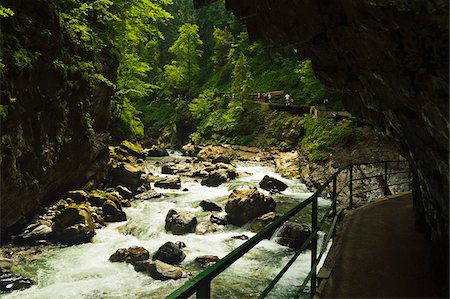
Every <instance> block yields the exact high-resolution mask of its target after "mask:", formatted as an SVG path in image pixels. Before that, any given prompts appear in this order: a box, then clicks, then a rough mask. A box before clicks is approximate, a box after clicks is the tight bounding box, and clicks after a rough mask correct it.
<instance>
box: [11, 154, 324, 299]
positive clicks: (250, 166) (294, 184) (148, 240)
mask: <svg viewBox="0 0 450 299" xmlns="http://www.w3.org/2000/svg"><path fill="white" fill-rule="evenodd" d="M178 155H179V153H175V154H171V156H173V157H178ZM150 168H151V169H154V170H156V169H157V167H153V166H152V167H150ZM236 169H237V171H238V173H239V174H240V176H239V177H238V178H237V179H236V180H233V181H231V182H228V183H226V184H223V185H221V186H219V187H215V188H213V187H206V186H201V185H200V184H199V183H198V182H195V181H194V180H193V179H190V178H183V179H182V188H187V189H188V190H189V191H182V190H166V189H160V188H156V191H158V192H161V193H163V194H165V196H164V197H163V198H159V199H152V200H147V201H134V202H133V203H132V207H130V208H125V212H126V214H127V217H128V221H126V222H121V223H111V224H108V225H107V226H106V227H105V228H102V229H98V230H97V234H96V236H95V237H94V239H93V240H92V242H91V243H87V244H82V245H75V246H70V247H65V248H57V249H51V250H50V251H48V252H46V253H44V254H42V255H41V256H38V262H37V263H35V264H33V263H31V264H27V265H22V268H23V269H30V268H31V269H32V271H30V273H35V276H34V277H31V278H32V279H34V280H35V281H36V282H37V284H36V285H35V286H33V287H31V288H30V289H27V290H23V291H16V292H13V293H10V294H6V295H4V296H3V297H4V298H8V299H11V298H52V299H53V298H162V297H164V296H166V295H168V294H169V293H170V292H171V291H173V290H175V289H176V288H177V287H179V286H181V285H182V284H183V283H184V282H185V281H186V279H182V280H178V281H156V280H153V279H152V278H151V277H149V276H148V275H146V274H144V273H138V272H136V271H134V269H133V267H132V266H131V265H128V264H125V263H111V262H109V260H108V259H109V256H110V255H111V254H112V253H114V252H115V251H116V250H117V249H118V248H126V247H130V246H143V247H145V248H146V249H147V250H148V251H149V252H150V254H151V255H152V254H153V253H155V252H156V250H157V249H158V248H159V247H160V246H161V245H163V244H164V243H165V242H168V241H172V242H176V241H181V242H184V243H185V244H186V246H187V247H186V248H184V249H183V251H184V252H185V254H186V259H185V260H184V261H183V262H182V263H181V264H180V267H182V268H185V269H188V270H190V271H192V272H193V273H194V274H197V273H199V271H201V269H202V268H201V267H200V266H198V265H197V264H196V263H195V258H196V257H198V256H201V255H217V256H218V257H219V258H223V257H224V256H225V255H227V254H228V253H229V252H231V251H232V250H233V249H235V248H237V247H238V246H239V245H241V244H242V243H244V242H245V241H243V240H238V239H233V238H232V237H233V236H237V235H246V236H248V237H252V236H254V235H255V233H252V232H250V231H249V230H248V229H247V228H246V227H242V228H238V227H235V226H232V225H227V226H224V227H221V228H220V229H219V231H217V232H214V233H208V234H205V235H196V234H187V235H181V236H174V235H172V234H171V233H168V232H166V231H165V229H164V225H165V217H166V215H167V212H168V211H169V210H170V209H176V210H185V211H190V212H192V213H194V214H195V215H196V216H197V218H198V222H199V223H201V222H204V221H207V220H208V219H209V216H210V215H211V213H209V212H204V211H203V210H202V209H201V207H199V203H200V201H202V200H207V201H211V202H215V203H217V204H218V205H220V206H222V207H224V205H225V203H226V199H227V196H228V195H229V193H230V190H232V189H235V188H248V187H257V186H258V183H259V181H260V180H261V179H262V178H263V177H264V175H269V176H272V177H275V178H277V179H279V180H281V181H283V182H285V183H286V184H287V185H288V186H289V187H288V189H287V190H286V191H284V192H283V196H284V198H285V200H288V201H292V202H293V203H296V202H300V201H301V199H305V198H307V197H308V196H310V195H311V193H309V192H307V190H306V187H305V186H304V185H303V184H301V183H300V182H299V181H298V180H291V179H286V178H283V177H281V176H280V175H279V174H277V173H275V172H274V168H273V167H271V166H267V165H262V164H261V163H241V162H240V163H237V165H236ZM259 190H261V189H259ZM261 191H263V192H265V193H266V194H268V192H266V191H264V190H261ZM286 198H287V199H286ZM326 203H327V204H328V205H329V201H327V200H325V199H319V204H320V205H325V204H326ZM221 214H224V212H222V213H221ZM292 254H293V251H292V250H291V249H288V248H287V247H284V246H281V245H278V244H277V243H275V242H273V241H271V240H264V241H262V242H260V243H259V244H258V245H257V246H256V247H255V248H254V249H252V250H251V251H250V252H248V253H247V254H245V255H244V256H243V257H242V258H241V259H240V260H238V261H237V262H236V263H235V264H234V265H232V266H231V267H230V268H229V269H228V270H226V271H225V272H224V273H223V274H221V275H220V276H219V277H218V278H217V279H215V280H214V281H213V286H214V290H215V291H214V292H216V298H219V297H220V298H225V297H226V298H233V297H235V298H242V296H245V297H246V298H249V297H256V296H257V294H258V292H260V291H261V290H262V289H264V287H265V286H266V285H267V283H268V282H269V281H270V279H272V278H273V277H274V276H275V275H276V274H277V273H278V271H279V270H280V269H281V268H282V267H283V265H284V264H285V263H286V262H287V261H288V260H289V258H290V256H292ZM309 266H310V261H309V255H308V252H305V253H303V254H302V255H301V256H300V257H299V259H298V260H297V261H296V262H295V263H294V265H293V267H292V268H291V269H290V270H289V271H288V272H287V273H286V274H285V276H286V277H285V278H284V279H283V280H282V281H280V284H279V286H278V287H279V288H281V291H280V292H281V293H283V292H285V293H286V292H288V293H289V291H286V290H289V288H290V287H291V284H292V285H293V284H296V283H297V282H298V281H300V279H301V278H302V277H303V278H304V277H305V276H306V273H307V272H308V271H309ZM33 267H34V269H33ZM33 271H34V272H33ZM24 274H25V273H24ZM294 282H295V283H294ZM274 291H275V290H274ZM286 294H287V293H286Z"/></svg>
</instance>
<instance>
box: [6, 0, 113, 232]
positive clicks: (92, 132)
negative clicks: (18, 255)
mask: <svg viewBox="0 0 450 299" xmlns="http://www.w3.org/2000/svg"><path fill="white" fill-rule="evenodd" d="M2 4H3V5H5V6H7V7H10V8H11V9H12V10H13V11H14V13H15V14H14V16H12V17H8V18H4V19H2V23H1V31H2V36H1V38H2V42H3V44H2V63H3V64H4V65H5V66H4V68H3V70H2V78H1V105H2V106H1V109H2V110H1V112H2V116H1V190H0V191H1V200H0V211H1V224H0V227H1V232H0V233H1V235H0V236H1V238H2V240H4V239H5V238H7V237H8V236H9V234H10V233H11V232H12V231H13V230H14V229H15V228H18V227H20V226H21V225H23V224H24V223H26V219H27V217H29V216H31V215H33V213H35V212H36V211H37V209H39V207H40V206H41V205H42V204H45V203H46V201H48V200H50V199H52V196H53V195H55V194H57V193H58V192H61V191H63V190H65V189H66V188H71V187H72V188H73V187H76V186H79V185H80V184H83V183H84V182H85V181H86V180H87V179H88V178H89V176H92V175H93V174H94V173H95V170H96V168H98V167H101V165H102V164H103V163H106V161H107V158H108V150H107V141H108V140H107V139H108V137H107V134H105V132H106V129H107V126H108V122H109V118H110V115H109V114H110V107H109V106H110V98H111V95H112V88H110V87H108V86H106V85H105V84H102V83H99V84H95V85H93V84H92V82H89V78H88V77H89V76H87V75H86V73H84V72H83V71H82V70H81V69H79V68H77V67H75V66H76V64H75V63H74V57H80V58H86V59H92V57H90V53H85V52H83V51H80V49H79V48H77V46H76V45H74V44H73V43H71V42H70V39H69V38H68V37H67V36H66V33H65V32H63V30H62V28H61V25H60V19H59V17H58V15H57V14H56V13H55V7H54V6H52V2H51V1H43V0H41V1H24V0H20V1H19V0H13V1H12V0H11V1H3V3H2ZM95 59H96V61H97V64H98V65H102V61H106V60H108V64H106V63H104V64H103V67H101V68H102V72H103V75H104V76H105V77H107V78H110V79H111V80H113V78H114V77H115V69H116V68H115V63H114V61H115V60H114V57H111V55H109V54H108V53H104V54H102V55H98V56H97V57H95Z"/></svg>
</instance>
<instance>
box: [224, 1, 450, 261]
mask: <svg viewBox="0 0 450 299" xmlns="http://www.w3.org/2000/svg"><path fill="white" fill-rule="evenodd" d="M226 3H227V7H228V8H229V9H230V10H232V11H233V12H234V13H235V14H236V15H237V16H238V17H239V18H240V19H241V20H242V21H243V22H245V23H246V24H247V28H248V31H249V34H250V36H251V37H252V38H254V39H263V40H266V41H268V42H270V43H272V44H274V45H277V44H286V43H293V44H295V45H297V47H298V50H299V53H300V56H301V58H303V59H306V58H308V59H311V60H312V61H313V65H314V69H315V70H316V72H317V73H318V76H319V77H320V79H321V80H322V82H323V83H325V84H326V85H328V87H329V88H331V89H332V90H334V91H336V92H338V93H340V95H341V98H342V99H343V101H344V104H345V107H346V109H347V110H348V111H350V112H351V113H352V114H354V115H357V116H360V117H363V118H365V119H367V120H369V121H370V122H372V123H374V124H375V125H376V126H377V127H378V128H379V129H381V130H384V132H385V133H386V134H387V135H388V136H389V137H390V138H391V139H393V140H394V141H395V142H396V144H397V145H398V148H399V150H400V152H401V153H402V154H403V155H404V156H405V157H407V158H408V159H409V161H410V162H411V163H412V165H413V167H414V168H415V173H414V176H415V185H414V198H415V208H416V211H417V214H418V219H419V220H421V221H423V222H422V224H423V225H422V226H423V227H427V228H428V230H429V235H430V238H431V240H432V241H433V244H434V245H435V249H436V252H437V256H439V257H441V258H443V259H444V262H443V263H442V265H443V266H444V267H447V265H448V264H447V263H446V262H445V261H446V260H447V259H448V242H449V241H448V233H449V231H448V210H449V205H448V203H449V188H448V183H449V169H448V163H449V156H448V146H449V138H448V135H449V115H448V112H449V102H448V79H449V78H448V1H447V0H409V1H406V0H339V1H331V0H321V1H316V0H298V1H292V0H277V1H265V0H246V1H243V0H227V1H226ZM441 262H442V261H441Z"/></svg>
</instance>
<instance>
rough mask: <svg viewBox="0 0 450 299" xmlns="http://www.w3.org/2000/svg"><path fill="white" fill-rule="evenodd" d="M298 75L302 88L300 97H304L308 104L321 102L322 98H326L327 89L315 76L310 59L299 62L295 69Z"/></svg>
mask: <svg viewBox="0 0 450 299" xmlns="http://www.w3.org/2000/svg"><path fill="white" fill-rule="evenodd" d="M297 73H298V74H299V75H300V82H301V84H302V89H301V92H300V97H302V98H303V99H305V102H306V104H308V105H317V104H321V103H323V100H324V99H325V98H327V91H326V89H325V87H324V86H323V85H322V83H320V81H319V80H318V79H317V78H316V76H315V74H314V71H313V69H312V62H311V60H305V61H303V62H302V63H300V68H299V69H298V70H297Z"/></svg>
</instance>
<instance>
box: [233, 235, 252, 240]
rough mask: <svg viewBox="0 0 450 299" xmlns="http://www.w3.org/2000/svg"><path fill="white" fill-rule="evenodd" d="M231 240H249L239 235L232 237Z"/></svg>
mask: <svg viewBox="0 0 450 299" xmlns="http://www.w3.org/2000/svg"><path fill="white" fill-rule="evenodd" d="M231 239H236V240H244V241H245V240H248V239H250V238H249V237H248V236H246V235H239V236H232V237H231Z"/></svg>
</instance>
